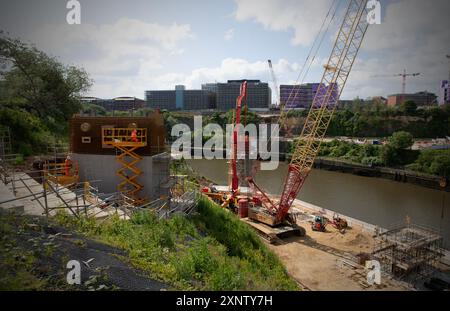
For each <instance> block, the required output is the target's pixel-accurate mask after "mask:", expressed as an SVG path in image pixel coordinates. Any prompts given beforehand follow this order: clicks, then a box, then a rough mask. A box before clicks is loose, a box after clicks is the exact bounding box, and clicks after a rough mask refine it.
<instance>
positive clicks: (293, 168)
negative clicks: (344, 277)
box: [276, 0, 368, 222]
mask: <svg viewBox="0 0 450 311" xmlns="http://www.w3.org/2000/svg"><path fill="white" fill-rule="evenodd" d="M366 6H367V0H350V3H349V6H348V9H347V11H346V14H345V17H344V21H343V23H342V25H341V27H340V29H339V33H338V36H337V38H336V41H335V44H334V47H333V50H332V52H331V55H330V58H329V60H328V63H327V65H326V66H325V71H324V74H323V76H322V80H321V83H320V85H319V88H318V90H317V92H316V95H315V97H314V100H313V103H312V105H311V108H310V110H309V113H308V116H307V118H306V121H305V124H304V127H303V130H302V133H301V135H300V137H299V140H298V142H297V145H296V147H295V151H294V153H293V155H292V160H291V163H290V164H289V169H288V174H287V176H286V179H285V182H284V188H283V192H282V194H281V198H280V202H279V205H278V208H277V213H276V222H281V221H283V220H284V218H285V217H286V215H287V213H288V212H289V209H290V207H291V206H292V203H293V201H294V199H295V198H296V197H297V194H298V192H299V191H300V188H301V187H302V185H303V183H304V181H305V179H306V178H307V176H308V174H309V172H310V171H311V168H312V166H313V163H314V160H315V158H316V156H317V153H318V151H319V148H320V145H321V142H322V140H323V137H324V136H325V133H326V130H327V128H328V125H329V124H330V120H331V117H332V115H333V113H334V110H335V108H336V105H337V104H338V100H339V97H340V95H341V93H342V90H343V88H344V86H345V83H346V82H347V78H348V75H349V73H350V71H351V69H352V66H353V63H354V61H355V58H356V55H357V54H358V51H359V48H360V46H361V43H362V40H363V38H364V35H365V33H366V31H367V27H368V24H367V20H366V14H365V12H366Z"/></svg>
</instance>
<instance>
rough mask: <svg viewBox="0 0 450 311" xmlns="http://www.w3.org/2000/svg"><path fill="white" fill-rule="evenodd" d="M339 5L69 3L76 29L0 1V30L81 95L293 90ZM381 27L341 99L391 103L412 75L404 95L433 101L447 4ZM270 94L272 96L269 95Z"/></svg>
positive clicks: (60, 10)
mask: <svg viewBox="0 0 450 311" xmlns="http://www.w3.org/2000/svg"><path fill="white" fill-rule="evenodd" d="M333 1H337V2H340V10H339V11H338V13H337V17H336V18H337V21H338V20H341V19H342V17H343V9H344V8H345V7H346V5H347V0H234V1H233V0H209V1H207V0H184V1H179V0H178V1H174V0H165V1H157V0H154V1H148V0H147V1H144V0H130V1H120V0H108V1H107V0H79V2H80V3H81V25H68V24H67V23H66V14H67V12H68V9H66V3H67V1H66V0H40V1H32V2H30V1H25V0H16V1H3V0H0V8H1V9H0V29H3V30H6V31H8V32H9V33H10V34H11V35H12V36H16V37H19V38H22V39H23V40H27V41H30V42H33V43H35V44H36V45H37V46H38V47H39V48H41V49H43V50H44V51H46V52H48V53H50V54H52V55H55V56H57V57H58V58H60V59H61V60H62V61H63V62H66V63H71V64H76V65H79V66H82V67H84V68H85V69H86V70H87V71H88V72H89V73H90V75H91V77H92V78H93V79H94V81H95V83H94V85H93V87H92V90H91V91H90V93H89V95H92V96H98V97H115V96H124V95H130V96H137V97H141V98H143V97H144V91H145V90H147V89H172V88H173V87H174V85H175V84H185V85H186V86H187V87H188V88H199V87H200V85H201V83H206V82H214V81H224V80H226V79H240V78H257V79H261V80H263V81H269V82H272V79H271V77H270V73H269V69H268V66H267V63H266V61H267V59H268V58H270V59H272V61H273V63H274V65H275V71H276V74H277V77H278V81H279V82H280V83H293V82H295V81H296V78H297V75H298V73H299V71H300V67H301V65H302V64H303V62H304V61H305V58H306V55H307V53H308V51H309V49H310V47H311V44H312V42H313V40H314V38H315V35H316V34H317V32H318V30H319V27H320V25H321V23H322V20H323V18H324V17H325V15H326V13H327V11H328V9H329V7H330V5H331V3H332V2H333ZM381 7H382V23H381V25H373V26H370V28H369V31H368V34H367V36H366V39H365V41H364V43H363V47H362V50H361V52H360V55H359V57H358V61H357V62H356V63H355V65H354V70H353V72H352V74H351V75H350V78H349V81H348V84H347V86H346V88H345V90H344V93H343V95H342V98H344V99H351V98H354V97H356V96H360V97H362V98H366V97H369V96H377V95H383V96H386V95H388V94H392V93H398V92H400V89H401V80H400V78H394V77H392V78H375V77H374V76H376V75H388V74H395V73H399V72H401V71H402V70H403V68H406V69H407V70H408V71H412V72H421V73H422V75H421V76H419V77H418V78H414V79H410V80H409V81H408V84H407V90H408V91H423V90H428V91H430V92H438V91H439V89H438V87H439V84H440V82H439V81H440V80H442V79H446V78H447V77H448V62H447V59H446V58H445V55H446V54H450V44H449V42H450V32H449V29H450V27H449V26H450V19H449V18H448V14H449V12H450V10H449V9H450V1H448V0H430V1H423V0H396V1H381ZM337 24H338V23H337V22H334V23H333V24H332V25H331V28H330V31H329V33H328V34H327V36H326V38H325V40H324V44H323V46H322V48H321V50H320V51H319V54H318V57H317V60H316V62H315V63H314V64H313V66H312V68H311V71H310V74H309V75H308V76H307V78H306V79H305V81H304V82H319V80H320V77H321V74H322V71H323V69H322V67H321V64H322V63H323V62H325V60H326V58H327V57H328V54H329V53H330V49H331V44H332V40H333V37H334V35H335V33H336V29H337ZM272 93H273V94H274V93H275V92H272Z"/></svg>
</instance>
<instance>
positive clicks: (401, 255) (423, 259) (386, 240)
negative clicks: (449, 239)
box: [373, 224, 443, 281]
mask: <svg viewBox="0 0 450 311" xmlns="http://www.w3.org/2000/svg"><path fill="white" fill-rule="evenodd" d="M442 242H443V239H442V236H441V235H440V234H439V233H438V232H437V231H435V230H434V229H430V228H425V227H423V226H419V225H413V224H406V225H402V226H398V227H397V228H395V229H392V230H387V231H385V232H383V233H379V234H378V235H377V236H376V237H375V247H374V251H373V258H374V259H376V260H378V261H379V262H380V265H381V269H382V271H384V272H385V273H388V274H389V275H392V276H394V277H397V278H399V279H403V280H405V281H414V280H418V279H420V278H423V277H427V276H429V275H430V274H431V273H432V272H433V270H434V269H433V268H434V267H435V264H436V263H437V261H439V259H440V258H441V257H442V256H443V252H442Z"/></svg>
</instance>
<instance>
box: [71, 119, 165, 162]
mask: <svg viewBox="0 0 450 311" xmlns="http://www.w3.org/2000/svg"><path fill="white" fill-rule="evenodd" d="M105 127H116V128H128V127H137V128H146V129H147V146H145V147H142V148H140V149H139V150H137V153H138V154H140V155H142V156H153V155H155V154H159V153H161V152H164V151H165V140H166V129H165V127H164V119H163V116H162V114H161V113H159V112H158V111H155V112H153V113H150V114H149V115H148V116H146V117H104V116H82V115H75V116H73V117H72V118H71V119H70V148H71V152H73V153H80V154H116V151H115V150H114V148H113V147H112V146H110V145H102V128H105Z"/></svg>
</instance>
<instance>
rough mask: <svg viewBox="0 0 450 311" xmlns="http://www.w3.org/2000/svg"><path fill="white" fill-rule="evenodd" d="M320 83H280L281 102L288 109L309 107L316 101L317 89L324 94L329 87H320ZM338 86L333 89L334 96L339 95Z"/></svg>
mask: <svg viewBox="0 0 450 311" xmlns="http://www.w3.org/2000/svg"><path fill="white" fill-rule="evenodd" d="M319 85H320V83H306V84H299V85H280V102H282V103H284V104H285V107H286V108H288V109H294V108H305V109H306V108H309V107H311V105H312V102H313V101H314V97H315V96H316V94H317V91H318V90H319V89H320V90H321V91H320V92H321V94H322V95H323V96H325V95H326V91H327V90H328V89H327V88H319ZM337 92H338V88H337V87H335V88H334V89H333V94H332V96H333V98H336V97H337V95H338V93H337Z"/></svg>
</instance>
